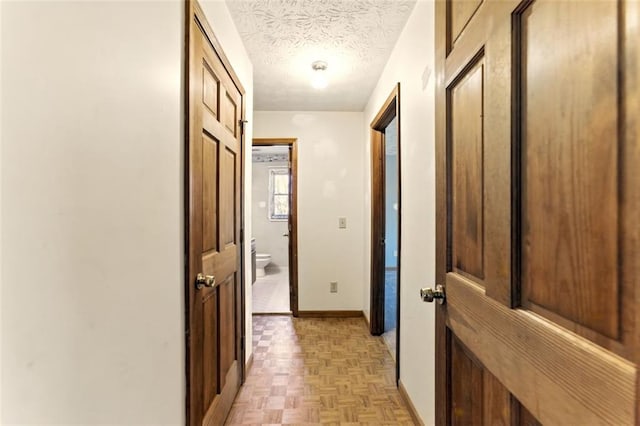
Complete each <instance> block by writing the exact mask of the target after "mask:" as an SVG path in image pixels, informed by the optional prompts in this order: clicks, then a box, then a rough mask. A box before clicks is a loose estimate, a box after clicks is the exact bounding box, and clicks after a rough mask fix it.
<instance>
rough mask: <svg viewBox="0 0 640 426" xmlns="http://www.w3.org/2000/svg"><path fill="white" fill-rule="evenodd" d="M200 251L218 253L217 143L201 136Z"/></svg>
mask: <svg viewBox="0 0 640 426" xmlns="http://www.w3.org/2000/svg"><path fill="white" fill-rule="evenodd" d="M202 251H204V252H210V251H218V143H217V142H216V141H215V140H214V139H212V138H211V137H209V136H208V135H207V134H206V133H205V134H203V135H202Z"/></svg>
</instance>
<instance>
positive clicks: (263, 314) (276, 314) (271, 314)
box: [251, 312, 292, 317]
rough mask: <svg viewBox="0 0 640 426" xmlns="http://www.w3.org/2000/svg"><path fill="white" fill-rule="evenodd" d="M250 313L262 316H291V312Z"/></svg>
mask: <svg viewBox="0 0 640 426" xmlns="http://www.w3.org/2000/svg"><path fill="white" fill-rule="evenodd" d="M251 315H253V316H254V317H262V316H267V317H269V316H271V317H283V316H284V317H290V316H292V313H291V312H253V313H252V314H251Z"/></svg>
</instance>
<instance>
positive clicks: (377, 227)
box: [369, 129, 385, 336]
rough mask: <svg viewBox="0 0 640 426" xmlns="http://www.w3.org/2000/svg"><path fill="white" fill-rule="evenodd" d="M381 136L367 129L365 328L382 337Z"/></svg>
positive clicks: (382, 183)
mask: <svg viewBox="0 0 640 426" xmlns="http://www.w3.org/2000/svg"><path fill="white" fill-rule="evenodd" d="M384 176H385V171H384V135H383V133H382V132H381V131H379V130H375V129H371V257H370V259H371V260H370V268H371V283H370V290H369V291H370V302H369V307H370V308H369V325H370V327H371V329H370V330H371V334H373V335H374V336H380V335H381V334H382V333H384V277H385V275H384V263H385V262H384V254H385V250H384V236H385V219H384V216H385V210H384V209H385V207H384V206H385V199H384Z"/></svg>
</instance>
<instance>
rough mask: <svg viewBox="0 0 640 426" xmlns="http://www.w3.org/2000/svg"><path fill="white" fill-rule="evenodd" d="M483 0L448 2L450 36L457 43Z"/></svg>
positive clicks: (453, 0)
mask: <svg viewBox="0 0 640 426" xmlns="http://www.w3.org/2000/svg"><path fill="white" fill-rule="evenodd" d="M481 3H482V0H448V1H447V4H448V6H449V8H450V11H449V23H448V25H449V27H450V28H449V34H451V36H450V37H451V40H452V42H453V43H455V41H456V39H457V38H458V36H460V33H461V32H462V31H463V30H464V27H466V26H467V23H469V20H470V19H471V17H472V16H473V14H474V13H475V12H476V10H478V7H479V6H480V4H481Z"/></svg>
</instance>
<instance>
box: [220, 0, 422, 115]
mask: <svg viewBox="0 0 640 426" xmlns="http://www.w3.org/2000/svg"><path fill="white" fill-rule="evenodd" d="M227 5H228V6H229V9H230V11H231V15H232V16H233V20H234V21H235V23H236V26H237V27H238V31H239V32H240V35H241V36H242V39H243V41H244V44H245V46H246V48H247V51H248V52H249V56H250V58H251V61H252V62H253V75H254V94H255V98H254V108H255V109H256V110H260V111H287V110H288V111H314V110H315V111H324V110H327V111H362V110H363V109H364V107H365V104H366V102H367V100H368V98H369V95H370V94H371V92H372V90H373V89H374V86H375V84H376V82H377V81H378V78H379V77H380V74H381V72H382V69H383V68H384V65H385V64H386V62H387V59H388V58H389V55H390V53H391V51H392V49H393V46H394V45H395V42H396V40H397V39H398V36H399V35H400V32H401V31H402V28H403V27H404V25H405V23H406V21H407V18H408V17H409V15H410V14H411V11H412V10H413V6H414V5H415V0H227ZM316 60H323V61H326V62H327V63H328V67H327V71H326V73H327V79H328V80H329V86H328V87H327V88H325V89H322V90H318V89H314V88H312V87H311V84H310V80H311V77H312V73H313V71H312V69H311V63H312V62H313V61H316Z"/></svg>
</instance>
